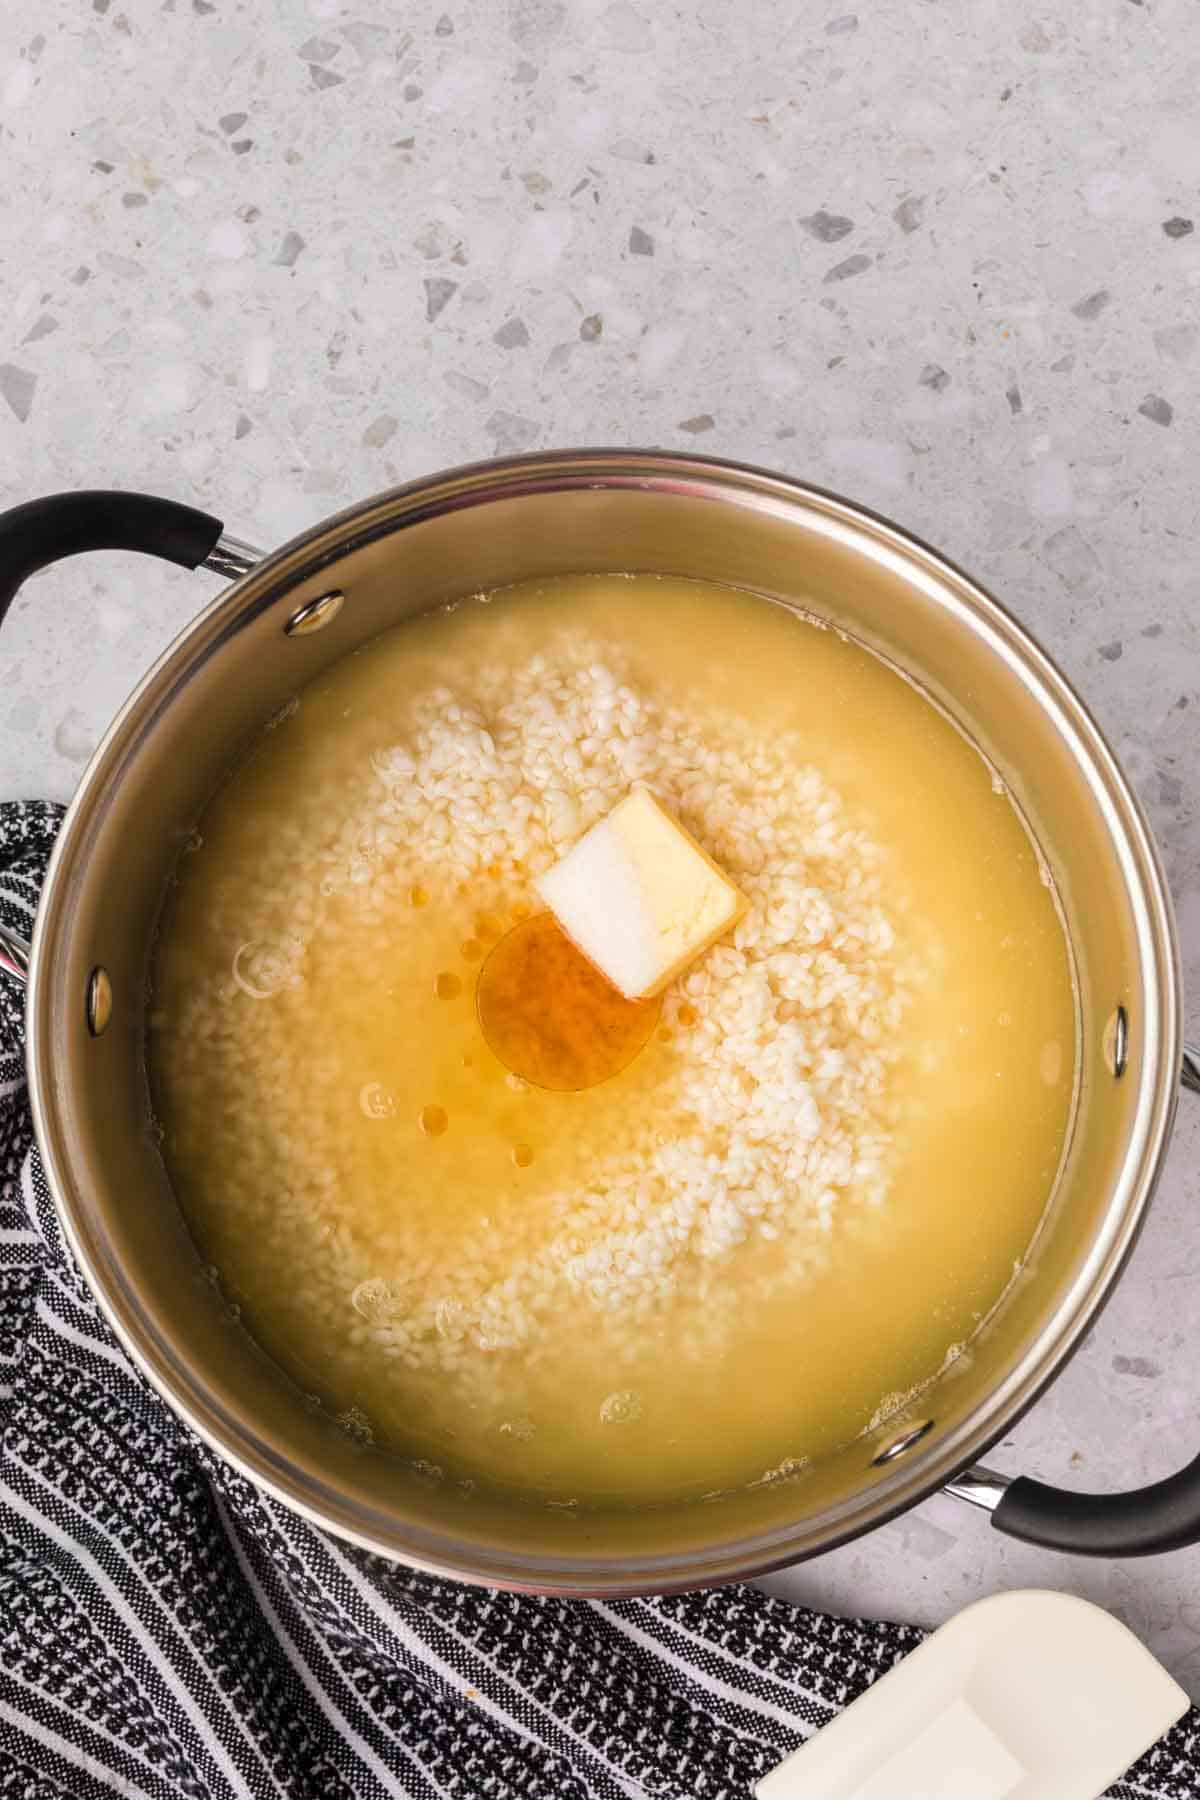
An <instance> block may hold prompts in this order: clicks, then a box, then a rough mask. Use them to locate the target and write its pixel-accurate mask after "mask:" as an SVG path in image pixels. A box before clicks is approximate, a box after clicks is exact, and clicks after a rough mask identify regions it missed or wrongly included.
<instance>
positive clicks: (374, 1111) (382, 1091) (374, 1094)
mask: <svg viewBox="0 0 1200 1800" xmlns="http://www.w3.org/2000/svg"><path fill="white" fill-rule="evenodd" d="M358 1104H359V1109H360V1111H361V1112H362V1113H363V1114H364V1116H365V1117H366V1118H368V1119H390V1118H391V1117H392V1116H393V1114H394V1113H395V1111H396V1102H395V1100H394V1098H393V1097H392V1095H391V1094H389V1093H388V1091H387V1089H386V1088H385V1087H384V1085H383V1083H382V1082H381V1081H368V1082H367V1084H366V1086H365V1087H363V1088H360V1089H359V1093H358Z"/></svg>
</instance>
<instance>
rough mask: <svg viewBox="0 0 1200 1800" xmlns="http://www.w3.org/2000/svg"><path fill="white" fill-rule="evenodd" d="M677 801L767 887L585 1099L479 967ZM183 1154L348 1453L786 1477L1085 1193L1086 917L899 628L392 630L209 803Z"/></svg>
mask: <svg viewBox="0 0 1200 1800" xmlns="http://www.w3.org/2000/svg"><path fill="white" fill-rule="evenodd" d="M638 780H643V781H646V782H647V783H648V785H650V786H651V787H652V788H653V789H654V791H655V792H657V793H658V794H659V795H660V797H662V798H663V799H664V800H665V802H666V803H667V804H668V805H669V806H670V807H671V808H672V810H674V811H675V812H676V813H677V815H678V816H679V817H680V818H681V819H682V820H683V822H684V823H685V824H686V825H687V826H688V828H689V829H690V830H691V831H692V832H693V833H694V835H695V836H696V837H697V838H698V839H699V840H700V842H701V843H703V844H704V846H705V848H706V849H708V850H709V852H710V854H712V855H713V856H714V857H715V858H716V860H717V861H718V862H719V863H721V864H722V866H723V867H725V868H726V869H727V870H728V872H729V873H730V874H731V875H732V876H733V877H734V879H735V880H737V881H738V884H739V886H741V887H742V888H743V890H744V891H746V892H747V893H748V895H749V897H750V898H751V901H752V905H751V911H750V913H749V914H748V915H747V919H746V920H745V921H744V922H743V925H742V926H739V927H738V929H737V931H736V932H735V933H734V935H733V937H732V939H731V940H730V941H729V942H728V943H726V944H722V945H719V946H717V948H716V949H714V950H713V951H711V952H710V953H709V954H708V956H707V957H706V958H704V959H702V960H701V962H700V963H699V964H698V965H697V966H696V968H695V969H694V970H693V971H691V972H690V973H689V974H688V975H687V976H685V977H683V978H682V979H681V981H679V982H677V983H676V984H675V985H674V987H673V988H672V989H671V990H669V991H668V993H667V994H666V995H665V996H664V1000H663V1005H662V1013H661V1018H660V1019H659V1021H658V1023H657V1024H656V1025H655V1027H654V1029H653V1032H652V1034H651V1035H650V1038H649V1041H648V1042H647V1043H646V1045H645V1047H644V1048H643V1049H641V1050H640V1052H639V1053H638V1054H636V1055H635V1057H634V1060H633V1061H632V1062H630V1064H629V1066H628V1067H626V1068H624V1069H623V1070H622V1071H621V1073H619V1074H617V1075H615V1076H613V1077H612V1078H611V1079H609V1080H606V1081H603V1082H602V1083H600V1084H599V1085H597V1086H592V1087H588V1088H586V1089H584V1090H582V1091H577V1092H571V1091H555V1090H553V1089H551V1088H549V1087H547V1088H539V1087H536V1086H533V1085H532V1084H529V1083H522V1082H520V1081H519V1080H517V1079H515V1078H514V1077H513V1076H512V1075H511V1073H510V1072H509V1071H508V1070H506V1068H505V1066H504V1064H503V1063H502V1062H500V1061H499V1060H498V1058H497V1057H496V1056H495V1055H494V1054H493V1052H492V1050H491V1049H489V1047H488V1044H487V1042H486V1041H485V1040H484V1037H483V1035H482V1033H481V1030H480V1027H479V1023H478V1019H477V1015H476V1009H475V984H476V982H477V980H478V977H479V971H480V968H481V966H482V965H483V962H484V959H485V958H486V956H487V955H488V953H489V952H490V950H491V948H492V946H493V945H494V944H495V943H496V941H497V940H498V939H499V938H500V937H501V936H502V935H503V933H505V932H506V931H508V930H510V929H511V928H512V927H513V926H514V925H516V924H518V922H519V921H521V920H523V919H525V918H528V917H529V916H531V914H536V912H537V910H538V903H537V899H536V894H535V893H534V890H533V887H532V878H533V876H534V875H535V874H536V873H537V871H538V870H539V869H540V868H541V867H544V866H546V864H547V863H548V862H550V861H552V860H553V859H554V857H555V856H556V855H558V854H561V853H562V852H563V851H564V850H565V849H566V848H568V847H569V845H570V844H571V843H572V842H573V841H575V839H576V838H577V837H578V835H579V834H580V833H581V831H583V830H584V829H586V828H587V826H588V825H589V824H590V823H591V822H593V821H594V819H595V818H596V817H600V816H603V814H604V813H605V812H606V811H607V810H609V809H610V808H611V805H613V804H615V802H616V800H617V799H619V798H620V797H621V796H622V794H623V793H624V792H626V791H628V787H629V785H630V784H631V783H632V782H634V781H638ZM151 1024H152V1030H151V1038H150V1046H149V1059H150V1071H151V1080H152V1088H153V1095H154V1102H155V1106H156V1109H157V1112H158V1116H159V1119H160V1121H161V1124H162V1127H163V1132H164V1138H163V1154H164V1157H165V1160H166V1163H167V1166H168V1169H169V1172H170V1174H171V1177H172V1180H173V1183H174V1185H175V1188H176V1191H177V1193H178V1195H179V1198H180V1202H181V1205H182V1206H183V1209H184V1212H185V1214H186V1217H187V1219H188V1221H189V1224H190V1226H191V1229H192V1231H193V1233H194V1236H195V1238H196V1240H197V1243H198V1244H199V1246H200V1248H201V1251H202V1254H203V1256H204V1257H205V1259H206V1260H207V1261H209V1262H210V1263H211V1264H212V1265H214V1267H215V1269H216V1270H217V1272H218V1274H219V1278H220V1281H221V1284H222V1287H223V1289H224V1291H225V1292H226V1294H227V1295H228V1296H229V1298H231V1299H233V1300H236V1301H237V1302H238V1304H239V1305H240V1307H241V1310H242V1316H243V1318H244V1320H245V1322H246V1324H247V1326H248V1328H249V1329H250V1330H251V1331H252V1332H253V1333H254V1335H255V1336H256V1337H257V1338H258V1339H259V1341H260V1342H261V1343H262V1344H263V1345H264V1346H265V1347H266V1348H267V1350H268V1351H269V1352H270V1353H271V1354H272V1355H274V1356H275V1357H276V1358H277V1360H278V1361H279V1362H280V1363H281V1364H282V1365H283V1366H284V1368H285V1369H286V1370H287V1371H288V1372H289V1373H290V1374H291V1375H292V1376H293V1377H294V1379H295V1380H296V1382H297V1383H298V1384H299V1385H300V1387H301V1388H302V1389H304V1390H305V1391H306V1392H308V1393H310V1394H313V1395H315V1396H316V1397H317V1398H318V1399H319V1400H320V1402H321V1403H322V1404H323V1405H324V1406H326V1407H328V1408H329V1409H330V1410H331V1412H333V1413H335V1414H336V1415H338V1416H339V1417H340V1418H341V1420H342V1421H343V1423H344V1425H345V1427H346V1429H347V1430H349V1431H351V1432H353V1433H354V1434H355V1435H357V1436H360V1437H370V1438H371V1439H372V1440H373V1441H374V1442H375V1443H376V1444H378V1445H379V1446H380V1448H381V1450H382V1451H383V1452H385V1453H395V1454H398V1455H400V1456H402V1457H404V1458H406V1459H409V1460H414V1461H418V1462H420V1463H421V1464H423V1465H424V1466H425V1468H426V1470H427V1471H436V1477H435V1478H438V1479H443V1480H445V1481H447V1482H460V1483H462V1482H465V1483H470V1482H478V1481H484V1482H488V1483H492V1484H499V1485H502V1486H506V1487H512V1488H515V1489H519V1490H521V1491H523V1492H526V1493H530V1494H538V1495H541V1496H543V1497H545V1498H547V1499H549V1500H552V1501H555V1502H558V1503H563V1502H568V1501H573V1502H577V1503H581V1504H584V1505H586V1504H587V1503H588V1502H589V1501H593V1500H599V1499H602V1498H629V1499H645V1498H666V1497H668V1496H677V1495H683V1494H702V1493H707V1492H711V1491H713V1490H716V1489H721V1488H727V1487H732V1486H738V1485H741V1484H744V1483H747V1482H752V1481H757V1480H762V1479H764V1478H771V1477H772V1476H773V1475H775V1474H778V1473H779V1472H780V1471H781V1470H782V1471H784V1472H792V1471H794V1470H795V1469H797V1468H801V1467H803V1465H804V1463H805V1462H806V1461H807V1460H811V1459H815V1458H818V1457H820V1455H821V1454H822V1453H823V1452H826V1451H828V1450H830V1449H831V1448H833V1447H835V1446H837V1445H840V1444H842V1443H844V1442H846V1441H847V1440H848V1439H850V1438H852V1437H854V1436H856V1435H857V1434H859V1433H861V1432H863V1431H864V1430H866V1429H867V1428H868V1427H869V1426H870V1425H871V1423H872V1422H873V1421H878V1420H879V1419H880V1418H882V1417H884V1416H886V1414H887V1413H888V1411H889V1410H892V1409H894V1408H895V1407H897V1406H898V1405H899V1404H900V1403H901V1401H902V1399H903V1397H904V1396H906V1395H907V1394H909V1393H910V1392H911V1391H912V1390H914V1389H918V1388H919V1387H920V1386H921V1385H922V1384H923V1383H927V1382H928V1381H930V1380H931V1379H932V1378H933V1377H934V1376H935V1375H936V1373H937V1372H938V1370H939V1369H940V1368H941V1367H942V1366H943V1365H944V1363H945V1362H946V1359H947V1358H948V1357H952V1356H953V1355H955V1354H956V1353H957V1352H958V1350H959V1349H960V1347H962V1346H964V1345H966V1344H968V1343H969V1340H970V1339H971V1337H972V1335H973V1334H974V1333H975V1332H976V1331H977V1330H978V1328H979V1326H980V1324H981V1322H982V1321H983V1320H984V1319H985V1318H986V1316H987V1315H988V1313H989V1312H990V1311H991V1310H992V1309H993V1308H994V1307H995V1305H996V1304H997V1302H998V1301H999V1300H1000V1298H1001V1296H1002V1294H1003V1292H1004V1290H1005V1288H1006V1286H1007V1285H1008V1283H1009V1282H1010V1280H1011V1279H1012V1277H1013V1274H1014V1270H1015V1269H1016V1268H1017V1266H1018V1265H1019V1264H1020V1262H1021V1259H1022V1258H1023V1256H1024V1255H1025V1254H1026V1252H1027V1250H1028V1248H1029V1245H1030V1243H1031V1241H1032V1239H1033V1237H1034V1235H1035V1233H1036V1230H1037V1227H1038V1224H1039V1221H1040V1219H1041V1217H1042V1215H1043V1212H1044V1210H1045V1207H1046V1204H1047V1201H1048V1198H1049V1196H1050V1193H1051V1191H1052V1187H1053V1183H1054V1179H1055V1175H1056V1171H1057V1168H1058V1164H1059V1160H1060V1157H1061V1154H1062V1151H1063V1147H1064V1143H1065V1140H1066V1136H1067V1132H1068V1127H1069V1121H1070V1113H1071V1104H1072V1094H1073V1086H1074V1062H1075V1040H1076V1020H1075V1001H1074V994H1073V988H1072V981H1071V972H1070V965H1069V958H1068V952H1067V947H1066V942H1065V937H1064V932H1063V928H1062V924H1061V921H1060V918H1059V915H1058V911H1057V909H1056V905H1055V901H1054V896H1053V894H1052V891H1051V889H1050V887H1049V885H1048V883H1047V880H1046V878H1045V877H1044V874H1043V872H1042V870H1041V867H1040V864H1039V859H1038V856H1037V854H1036V852H1035V850H1034V848H1033V846H1032V844H1031V842H1030V840H1029V838H1028V836H1027V834H1026V832H1025V829H1024V827H1023V825H1022V823H1021V821H1020V819H1019V818H1018V816H1017V813H1016V812H1015V810H1014V808H1013V806H1012V804H1011V802H1010V801H1009V799H1008V798H1007V796H1006V795H1005V794H1004V792H1003V791H1002V790H1001V789H1000V786H999V783H997V782H995V781H994V780H993V777H992V775H991V772H990V771H989V769H988V767H987V766H986V765H985V763H984V762H983V760H982V759H981V758H980V756H979V755H978V754H977V753H976V752H975V750H974V749H973V748H972V747H971V746H970V745H969V744H968V742H967V741H966V740H965V739H964V738H963V737H962V736H961V735H960V734H959V733H958V732H957V731H956V730H955V729H954V728H953V727H952V726H951V725H950V724H949V722H948V721H947V720H946V719H945V718H944V717H943V716H942V715H941V714H940V713H939V712H938V711H937V710H936V709H935V708H934V707H933V706H932V705H931V704H930V703H929V702H928V701H927V700H926V699H925V698H924V697H923V696H922V695H921V693H920V692H919V691H918V690H917V689H916V688H915V687H913V686H912V685H911V684H909V683H908V682H906V681H905V680H903V679H901V678H900V677H899V676H897V675H896V674H895V672H894V671H892V670H890V669H889V668H887V667H886V666H885V665H884V664H883V663H882V662H880V661H879V660H878V659H876V658H875V657H873V656H872V655H870V654H869V653H868V652H866V651H865V650H863V649H862V648H860V647H859V646H857V645H855V644H853V643H849V642H847V641H845V640H844V639H842V638H840V637H839V636H837V635H836V634H835V633H834V632H832V631H828V630H823V629H820V628H819V627H817V626H815V625H813V624H811V623H809V622H807V621H804V620H802V619H800V618H798V617H796V616H795V615H793V614H791V613H789V612H787V611H785V610H784V609H782V608H779V607H776V606H773V605H771V604H770V603H768V602H766V601H763V600H760V599H758V598H756V597H754V596H751V595H747V594H743V593H736V592H733V591H731V590H727V589H723V588H719V587H715V586H711V585H707V584H701V583H696V582H689V581H684V580H675V579H665V578H652V577H628V578H618V577H590V576H581V577H574V578H569V579H560V580H555V581H548V582H545V583H541V584H526V585H523V586H521V587H517V588H513V589H510V590H507V591H504V592H502V593H499V594H497V595H494V596H490V597H487V598H486V599H484V598H483V597H476V598H475V599H472V600H468V601H464V602H463V603H462V604H461V605H459V606H458V607H456V608H454V609H451V610H448V611H444V612H440V613H438V614H436V615H432V616H427V617H425V618H422V619H419V620H416V621H413V622H412V623H409V624H405V625H403V626H401V627H398V628H397V629H395V630H394V631H392V632H389V633H388V634H386V635H385V636H384V637H382V638H380V639H378V640H377V641H376V642H375V643H373V644H372V645H370V646H369V647H367V648H366V649H365V650H363V651H361V652H359V653H358V654H356V655H355V656H353V657H350V658H348V659H347V660H346V661H345V662H343V663H342V664H341V665H339V666H338V667H337V668H335V669H334V670H333V671H332V672H331V673H330V674H328V675H327V676H325V677H323V678H322V679H321V680H320V681H318V682H317V683H316V684H314V685H313V686H312V687H310V688H308V689H306V690H305V692H304V693H303V694H302V695H301V696H300V697H299V701H298V704H297V705H296V706H295V708H294V709H293V710H292V711H291V712H290V713H289V714H288V716H286V717H285V718H283V719H282V720H280V721H278V722H277V723H276V724H275V725H274V726H273V728H272V729H271V730H270V731H268V732H267V733H265V734H264V736H263V738H262V740H261V743H260V744H259V746H258V747H257V749H256V750H255V752H254V754H253V755H252V757H251V758H250V759H249V760H248V761H247V762H246V763H245V765H244V766H243V767H242V768H241V769H240V770H239V771H238V772H237V773H236V774H235V775H234V776H233V778H232V779H231V780H230V781H229V783H228V785H227V786H226V787H225V788H224V790H223V791H222V792H221V793H220V794H219V795H218V796H217V798H216V799H215V800H214V801H213V803H212V805H211V806H210V808H209V809H208V812H207V814H206V816H205V817H204V819H203V820H202V821H201V824H200V829H199V832H198V834H197V838H196V840H195V842H194V845H193V847H192V849H191V850H190V852H189V854H187V855H186V856H185V857H184V858H183V859H182V861H181V864H180V868H179V872H178V879H177V882H176V884H175V885H174V887H173V889H172V892H171V894H170V896H169V900H168V904H167V907H166V910H165V913H164V918H163V922H162V930H161V937H160V943H159V948H158V956H157V966H156V975H155V997H154V1010H153V1014H152V1021H151Z"/></svg>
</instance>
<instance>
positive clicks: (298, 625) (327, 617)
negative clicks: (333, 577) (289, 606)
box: [283, 588, 346, 637]
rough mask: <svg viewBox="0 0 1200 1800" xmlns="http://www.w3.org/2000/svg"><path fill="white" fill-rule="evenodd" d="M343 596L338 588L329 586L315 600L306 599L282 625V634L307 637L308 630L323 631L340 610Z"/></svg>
mask: <svg viewBox="0 0 1200 1800" xmlns="http://www.w3.org/2000/svg"><path fill="white" fill-rule="evenodd" d="M345 598H346V596H345V594H343V593H342V592H341V591H340V589H338V588H331V589H330V591H329V593H327V594H321V595H319V596H318V598H317V599H315V600H306V601H305V603H304V605H303V606H302V607H300V609H299V610H298V611H297V612H294V613H293V614H292V616H291V618H290V619H289V620H288V622H287V624H286V625H285V626H284V628H283V631H284V636H285V637H307V636H308V635H309V633H310V632H313V631H324V629H325V627H326V625H330V624H332V622H333V620H334V619H336V618H337V616H338V614H339V613H340V612H341V610H342V603H343V601H344V600H345Z"/></svg>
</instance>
